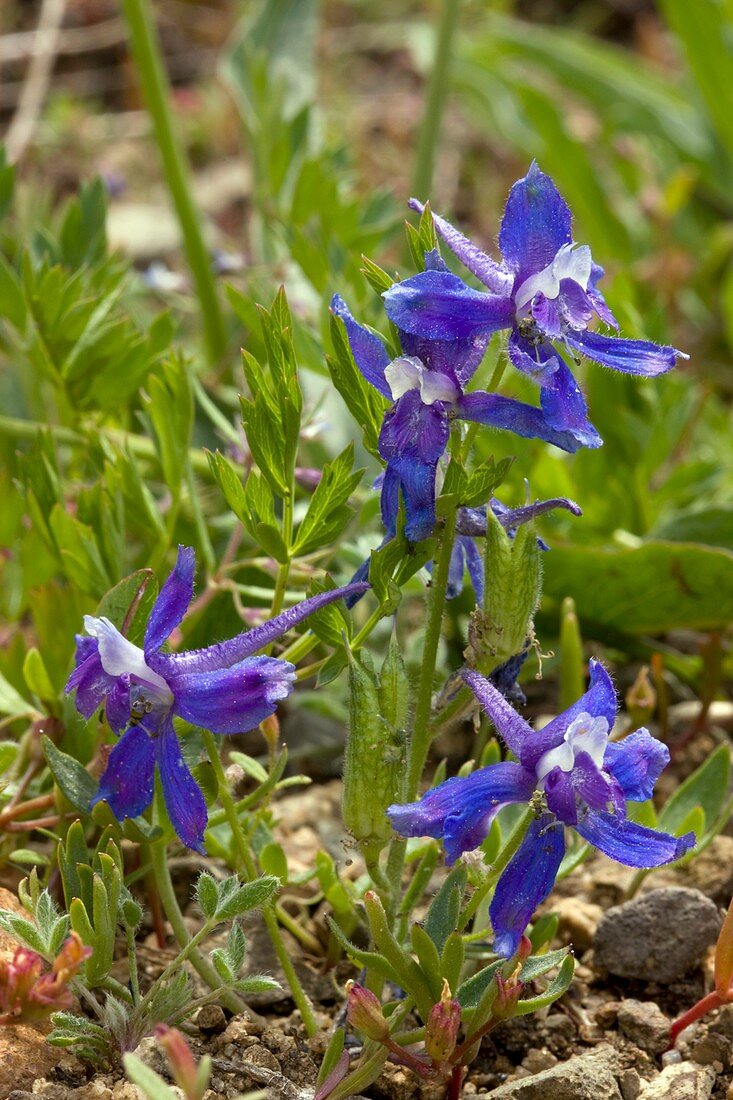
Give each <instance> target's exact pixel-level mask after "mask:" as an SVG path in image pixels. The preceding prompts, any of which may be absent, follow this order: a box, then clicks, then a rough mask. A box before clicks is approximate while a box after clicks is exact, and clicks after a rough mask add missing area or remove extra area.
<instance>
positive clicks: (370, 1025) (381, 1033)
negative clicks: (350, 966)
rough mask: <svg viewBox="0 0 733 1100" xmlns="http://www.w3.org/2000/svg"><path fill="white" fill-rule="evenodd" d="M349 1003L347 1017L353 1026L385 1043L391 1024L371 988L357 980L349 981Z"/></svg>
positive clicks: (375, 1039)
mask: <svg viewBox="0 0 733 1100" xmlns="http://www.w3.org/2000/svg"><path fill="white" fill-rule="evenodd" d="M346 992H347V994H348V998H349V999H348V1003H347V1006H346V1018H347V1020H348V1021H349V1023H350V1024H351V1026H352V1027H353V1028H355V1029H356V1030H357V1031H360V1032H361V1033H362V1035H366V1037H367V1039H373V1040H374V1042H375V1043H385V1042H386V1041H387V1040H388V1039H389V1025H388V1023H387V1021H386V1020H385V1018H384V1015H383V1013H382V1005H381V1003H380V1000H379V998H378V997H377V996H376V995H375V994H374V993H372V991H371V989H366V988H365V986H363V985H359V984H358V983H357V982H347V983H346Z"/></svg>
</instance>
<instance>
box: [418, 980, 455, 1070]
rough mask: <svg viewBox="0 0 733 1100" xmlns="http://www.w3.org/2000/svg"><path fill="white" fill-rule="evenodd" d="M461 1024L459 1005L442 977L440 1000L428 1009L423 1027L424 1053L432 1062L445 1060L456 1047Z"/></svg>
mask: <svg viewBox="0 0 733 1100" xmlns="http://www.w3.org/2000/svg"><path fill="white" fill-rule="evenodd" d="M460 1026H461V1006H460V1005H459V1003H458V1001H456V1000H454V999H453V997H452V996H451V991H450V986H449V985H448V982H447V981H446V980H445V979H443V991H442V993H441V995H440V1000H439V1001H438V1003H437V1004H434V1005H433V1007H432V1008H431V1009H430V1015H429V1016H428V1022H427V1026H426V1028H425V1053H426V1054H427V1055H428V1057H429V1058H432V1059H433V1061H434V1062H447V1061H448V1059H449V1058H450V1056H451V1054H452V1053H453V1051H454V1050H455V1048H456V1039H457V1038H458V1029H459V1028H460Z"/></svg>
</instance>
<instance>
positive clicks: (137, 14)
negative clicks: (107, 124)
mask: <svg viewBox="0 0 733 1100" xmlns="http://www.w3.org/2000/svg"><path fill="white" fill-rule="evenodd" d="M122 10H123V12H124V15H125V19H126V21H127V25H128V27H129V31H130V51H131V53H132V56H133V59H134V62H135V66H136V68H137V72H138V76H139V79H140V83H141V84H142V88H143V94H144V97H145V100H146V103H147V108H148V112H149V114H150V117H151V119H152V122H153V130H154V133H155V140H156V144H157V146H158V148H159V150H160V156H161V160H162V161H163V171H164V172H165V178H166V183H167V184H168V189H169V191H170V193H171V197H172V199H173V202H174V204H175V208H176V213H177V214H178V220H179V222H180V223H181V232H182V233H183V242H184V246H185V250H186V257H187V259H188V264H189V267H190V268H191V274H192V275H193V280H194V283H195V286H196V294H197V296H198V300H199V305H200V307H201V314H202V320H203V325H204V335H205V340H206V347H207V351H208V355H209V358H210V360H211V361H212V362H216V361H218V360H219V359H220V358H221V356H222V355H223V354H224V352H225V351H226V347H227V332H226V326H225V323H224V317H223V314H222V312H221V306H220V303H219V296H218V293H217V289H216V282H215V280H214V274H213V271H212V268H211V263H210V259H209V253H208V250H207V248H206V245H205V243H204V238H203V234H202V232H201V224H200V221H199V216H198V211H197V209H196V205H195V203H194V200H193V195H192V191H191V180H190V175H189V168H188V164H187V162H186V158H185V156H184V153H183V150H182V148H181V146H180V144H179V142H178V140H177V137H176V135H175V133H174V129H173V118H172V114H171V109H170V88H169V86H168V80H167V77H166V73H165V69H164V67H163V60H162V58H161V54H160V48H159V46H158V42H157V39H156V35H155V29H154V25H153V19H152V16H151V11H150V4H149V0H122Z"/></svg>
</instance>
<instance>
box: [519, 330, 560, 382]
mask: <svg viewBox="0 0 733 1100" xmlns="http://www.w3.org/2000/svg"><path fill="white" fill-rule="evenodd" d="M507 354H508V356H509V359H510V360H511V362H512V364H513V365H514V366H515V367H516V368H517V370H518V371H521V372H522V374H526V375H527V377H528V378H531V379H532V381H533V382H536V383H537V385H538V386H544V385H546V383H547V380H548V379H549V378H550V376H551V375H552V374H554V373H555V371H556V370H557V369H558V367H559V366H560V356H559V355H558V354H557V352H556V351H555V349H554V348H553V346H552V344H548V342H547V341H546V340H530V339H527V338H526V337H524V336H521V335H520V333H519V329H514V330H513V332H512V334H511V336H510V337H509V341H508V343H507Z"/></svg>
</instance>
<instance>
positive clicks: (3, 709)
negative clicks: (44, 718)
mask: <svg viewBox="0 0 733 1100" xmlns="http://www.w3.org/2000/svg"><path fill="white" fill-rule="evenodd" d="M0 714H7V715H10V716H12V717H13V718H21V717H26V716H27V717H29V718H30V717H35V716H36V715H37V714H38V711H37V710H36V708H35V707H34V706H33V704H32V703H29V702H28V700H27V699H24V698H23V696H22V695H20V694H19V692H17V691H16V690H15V688H14V687H13V685H12V684H11V683H10V681H9V680H7V679H6V678H5V677H4V676H3V675H2V674H1V673H0Z"/></svg>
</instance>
